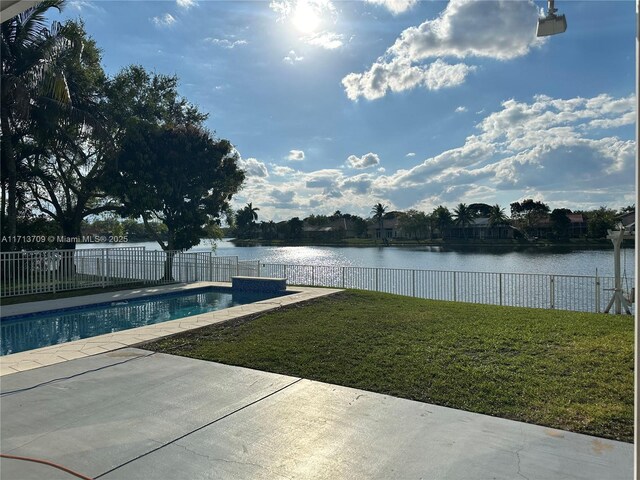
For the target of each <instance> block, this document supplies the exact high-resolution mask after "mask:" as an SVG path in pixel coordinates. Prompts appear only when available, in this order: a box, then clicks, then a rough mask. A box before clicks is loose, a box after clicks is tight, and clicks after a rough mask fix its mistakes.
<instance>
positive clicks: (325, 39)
mask: <svg viewBox="0 0 640 480" xmlns="http://www.w3.org/2000/svg"><path fill="white" fill-rule="evenodd" d="M304 41H305V42H306V43H308V44H309V45H315V46H316V47H322V48H324V49H327V50H335V49H336V48H340V47H341V46H342V45H343V44H344V35H341V34H338V33H333V32H321V33H318V34H316V35H310V36H308V37H305V38H304Z"/></svg>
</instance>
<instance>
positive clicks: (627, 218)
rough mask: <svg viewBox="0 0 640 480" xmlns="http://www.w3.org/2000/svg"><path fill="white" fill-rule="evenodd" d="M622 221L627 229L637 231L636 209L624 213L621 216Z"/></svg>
mask: <svg viewBox="0 0 640 480" xmlns="http://www.w3.org/2000/svg"><path fill="white" fill-rule="evenodd" d="M620 223H622V226H623V227H624V228H625V230H626V231H628V232H631V233H636V211H635V210H634V211H632V212H626V213H623V214H622V215H621V216H620Z"/></svg>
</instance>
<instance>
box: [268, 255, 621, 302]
mask: <svg viewBox="0 0 640 480" xmlns="http://www.w3.org/2000/svg"><path fill="white" fill-rule="evenodd" d="M260 275H262V276H267V277H284V278H287V281H288V283H289V284H291V285H305V286H316V287H335V288H356V289H361V290H372V291H376V292H387V293H395V294H398V295H406V296H410V297H418V298H426V299H432V300H449V301H454V302H470V303H483V304H492V305H505V306H513V307H530V308H553V309H558V310H574V311H584V312H602V311H603V310H604V309H605V308H606V306H607V303H608V302H609V300H610V298H611V297H612V295H613V287H614V279H613V277H601V276H597V275H595V276H578V275H542V274H528V273H492V272H459V271H438V270H411V269H399V268H367V267H346V266H345V267H343V266H318V265H284V264H269V263H263V264H260ZM628 283H629V285H633V279H629V280H628Z"/></svg>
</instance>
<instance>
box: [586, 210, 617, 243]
mask: <svg viewBox="0 0 640 480" xmlns="http://www.w3.org/2000/svg"><path fill="white" fill-rule="evenodd" d="M586 217H587V233H588V235H589V236H590V237H591V238H606V237H607V234H608V232H607V230H613V229H614V228H615V226H616V211H615V210H612V209H610V208H607V207H600V208H599V209H597V210H593V211H591V212H586Z"/></svg>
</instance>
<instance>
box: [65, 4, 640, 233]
mask: <svg viewBox="0 0 640 480" xmlns="http://www.w3.org/2000/svg"><path fill="white" fill-rule="evenodd" d="M556 7H557V8H558V9H559V10H560V12H561V13H564V14H566V17H567V23H568V28H567V31H566V33H564V34H562V35H555V36H552V37H546V38H545V39H542V40H541V39H537V38H536V37H535V25H536V18H537V16H538V15H539V12H540V11H541V9H542V8H546V1H545V2H540V1H536V2H532V1H528V0H506V1H467V0H453V1H451V2H439V1H415V0H368V1H337V0H335V1H331V0H273V1H206V0H199V1H195V0H177V1H168V0H167V1H157V2H155V1H154V2H152V1H128V2H124V1H100V2H96V1H93V2H90V1H84V0H75V1H69V2H68V4H67V6H66V8H65V10H64V11H63V14H62V17H63V18H77V17H81V18H82V19H83V20H84V22H85V25H86V29H87V31H88V33H89V34H90V35H91V36H92V37H94V38H95V40H96V41H97V43H98V46H99V47H100V48H101V49H102V50H103V64H104V66H105V69H106V71H107V73H109V74H115V73H116V72H118V71H119V70H120V69H121V68H123V67H125V66H127V65H130V64H140V65H143V66H144V67H145V68H147V69H149V70H152V71H155V72H158V73H164V74H176V75H178V77H179V78H180V87H179V89H180V92H181V93H182V94H183V95H184V96H185V97H186V98H187V99H188V100H189V101H191V102H192V103H195V104H197V105H198V106H199V107H200V108H201V110H202V111H205V112H209V114H210V118H209V120H208V121H207V126H208V127H209V128H210V129H211V130H214V131H215V132H216V134H217V135H218V136H219V137H221V138H227V139H229V140H230V141H231V142H232V143H233V144H234V145H235V146H236V148H237V150H238V151H239V152H240V154H241V157H242V167H243V168H244V169H245V170H246V171H247V174H248V178H247V182H246V185H245V188H244V189H243V190H242V192H241V193H240V194H238V195H237V197H236V198H235V200H234V205H235V206H236V207H238V206H242V205H243V204H244V203H247V202H252V203H253V204H254V205H255V206H258V207H259V208H260V219H264V220H270V219H273V220H276V221H277V220H283V219H287V218H290V217H292V216H296V215H298V216H307V215H309V214H312V213H315V214H330V213H332V212H334V211H335V210H338V209H339V210H341V211H343V212H350V213H357V214H361V215H364V216H368V215H369V213H370V211H371V207H372V205H373V204H375V203H377V202H381V203H383V204H386V205H388V206H389V207H390V209H400V210H406V209H409V208H417V209H420V210H425V211H431V210H432V209H433V208H434V207H436V206H438V205H440V204H442V205H446V206H449V207H454V206H455V205H456V204H457V203H459V202H465V203H472V202H485V203H490V204H494V203H499V204H501V205H502V206H503V207H506V210H507V212H508V211H509V208H508V206H509V203H511V202H514V201H517V200H522V199H524V198H535V199H537V200H543V201H545V202H547V203H549V205H550V206H551V208H560V207H568V208H573V209H577V208H597V207H599V206H601V205H607V206H609V207H612V208H619V207H622V206H625V205H628V204H632V203H635V186H634V183H635V182H634V168H635V167H634V164H635V149H636V145H635V118H636V114H635V105H636V100H635V28H634V20H635V3H634V2H632V1H620V2H616V1H606V2H605V1H602V2H599V1H585V2H577V1H562V0H558V1H557V2H556ZM603 19H606V21H603Z"/></svg>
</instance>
